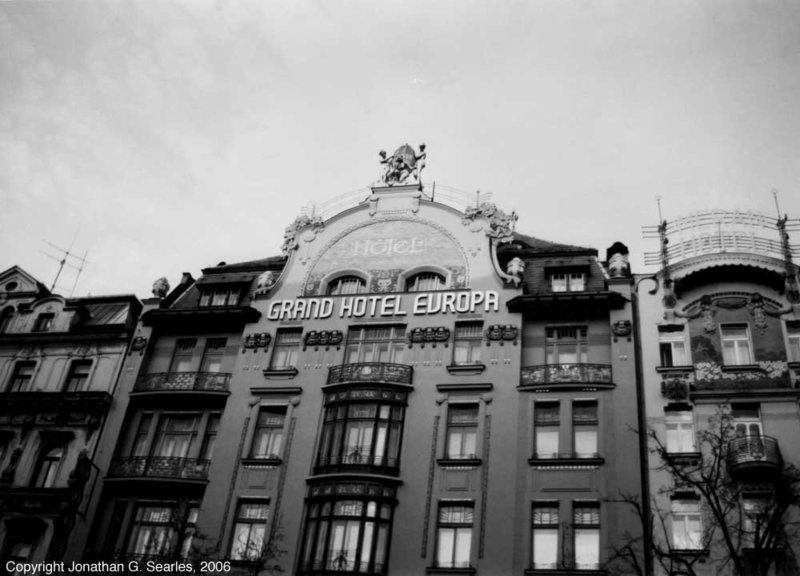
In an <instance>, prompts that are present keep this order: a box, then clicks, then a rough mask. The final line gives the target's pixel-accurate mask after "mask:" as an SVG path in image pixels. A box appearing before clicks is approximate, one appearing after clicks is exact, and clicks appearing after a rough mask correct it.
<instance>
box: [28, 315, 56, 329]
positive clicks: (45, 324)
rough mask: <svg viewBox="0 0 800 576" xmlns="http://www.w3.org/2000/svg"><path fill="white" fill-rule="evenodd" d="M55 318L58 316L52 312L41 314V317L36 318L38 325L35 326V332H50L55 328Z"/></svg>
mask: <svg viewBox="0 0 800 576" xmlns="http://www.w3.org/2000/svg"><path fill="white" fill-rule="evenodd" d="M55 317H56V315H55V314H52V313H50V312H46V313H43V314H39V316H38V317H37V318H36V323H35V324H34V325H33V331H34V332H49V331H50V328H51V327H52V326H53V319H54V318H55Z"/></svg>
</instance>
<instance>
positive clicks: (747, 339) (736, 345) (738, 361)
mask: <svg viewBox="0 0 800 576" xmlns="http://www.w3.org/2000/svg"><path fill="white" fill-rule="evenodd" d="M741 328H744V330H745V334H744V337H739V338H737V337H734V336H731V335H730V334H729V335H727V336H726V334H725V330H726V329H729V330H730V329H741ZM719 339H720V345H721V350H720V351H721V352H722V364H723V366H748V365H750V364H753V362H754V361H755V360H754V358H753V338H752V333H751V332H750V324H749V323H747V322H725V323H722V324H720V325H719ZM742 342H744V343H745V344H746V345H747V349H746V352H747V357H746V358H741V357H740V354H741V352H740V350H741V348H740V344H741V343H742ZM726 343H732V344H733V356H734V358H731V357H730V351H728V352H727V353H726ZM726 356H727V358H726ZM729 359H732V360H735V361H734V362H728V361H727V360H729Z"/></svg>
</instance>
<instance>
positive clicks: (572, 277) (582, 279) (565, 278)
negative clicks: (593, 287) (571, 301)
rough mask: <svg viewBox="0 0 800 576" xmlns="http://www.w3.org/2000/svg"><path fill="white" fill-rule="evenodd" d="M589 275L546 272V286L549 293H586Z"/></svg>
mask: <svg viewBox="0 0 800 576" xmlns="http://www.w3.org/2000/svg"><path fill="white" fill-rule="evenodd" d="M588 279H589V275H588V274H587V273H586V271H580V270H579V271H576V270H557V269H553V270H550V271H548V272H547V285H548V286H549V288H550V292H554V293H564V292H586V290H587V289H588V286H587V284H588Z"/></svg>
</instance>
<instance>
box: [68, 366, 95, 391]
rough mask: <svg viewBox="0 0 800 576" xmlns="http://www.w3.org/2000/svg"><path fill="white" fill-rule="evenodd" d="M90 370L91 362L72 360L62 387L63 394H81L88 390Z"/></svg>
mask: <svg viewBox="0 0 800 576" xmlns="http://www.w3.org/2000/svg"><path fill="white" fill-rule="evenodd" d="M91 369H92V361H91V360H73V361H72V364H71V365H70V367H69V373H68V374H67V381H66V383H65V385H64V391H65V392H81V391H83V390H86V389H87V388H88V386H87V384H88V383H89V372H90V371H91Z"/></svg>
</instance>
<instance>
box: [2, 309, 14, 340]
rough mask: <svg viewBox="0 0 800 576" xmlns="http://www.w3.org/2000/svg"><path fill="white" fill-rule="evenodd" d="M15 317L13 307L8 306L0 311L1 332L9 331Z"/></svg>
mask: <svg viewBox="0 0 800 576" xmlns="http://www.w3.org/2000/svg"><path fill="white" fill-rule="evenodd" d="M13 318H14V311H13V310H12V309H11V308H6V309H5V310H3V312H2V313H0V334H5V333H6V332H8V328H9V327H10V326H11V320H12V319H13Z"/></svg>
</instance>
